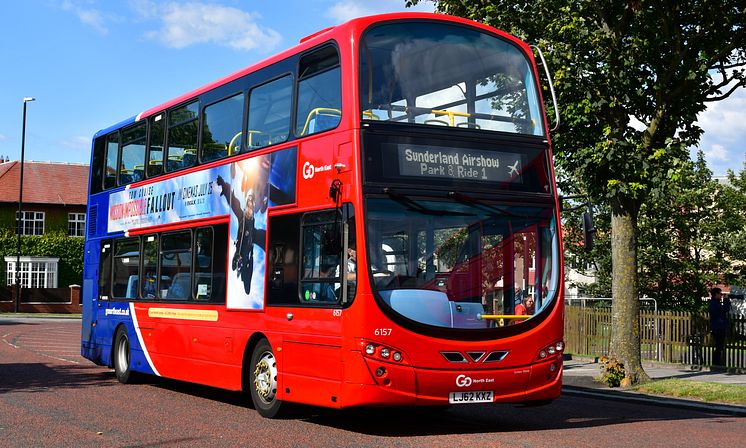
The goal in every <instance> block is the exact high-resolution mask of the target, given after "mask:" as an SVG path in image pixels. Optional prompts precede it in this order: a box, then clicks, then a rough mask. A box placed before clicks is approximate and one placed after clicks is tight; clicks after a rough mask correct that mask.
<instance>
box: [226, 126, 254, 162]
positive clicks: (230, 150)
mask: <svg viewBox="0 0 746 448" xmlns="http://www.w3.org/2000/svg"><path fill="white" fill-rule="evenodd" d="M252 132H256V131H249V145H251V133H252ZM241 134H243V132H242V131H238V134H236V135H234V136H233V138H232V139H231V141H230V142H229V143H228V155H229V156H232V155H233V154H236V153H238V150H239V149H241V148H239V147H238V145H234V143H236V139H237V138H238V137H240V136H241Z"/></svg>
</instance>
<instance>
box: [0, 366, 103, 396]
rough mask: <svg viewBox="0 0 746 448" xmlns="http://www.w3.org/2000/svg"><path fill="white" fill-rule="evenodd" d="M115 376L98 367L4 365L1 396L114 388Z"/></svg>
mask: <svg viewBox="0 0 746 448" xmlns="http://www.w3.org/2000/svg"><path fill="white" fill-rule="evenodd" d="M112 377H113V375H112V374H111V373H109V372H106V371H102V370H101V369H100V368H99V367H96V366H81V365H64V364H59V365H57V364H42V363H30V364H26V363H24V364H0V394H3V393H8V392H43V391H48V390H50V389H77V388H83V387H88V386H111V385H113V384H114V383H113V382H112V381H111V379H112Z"/></svg>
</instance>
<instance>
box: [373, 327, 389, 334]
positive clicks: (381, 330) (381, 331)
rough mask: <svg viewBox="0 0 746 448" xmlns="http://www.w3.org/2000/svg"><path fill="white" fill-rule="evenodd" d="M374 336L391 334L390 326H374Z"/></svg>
mask: <svg viewBox="0 0 746 448" xmlns="http://www.w3.org/2000/svg"><path fill="white" fill-rule="evenodd" d="M373 334H375V335H376V336H391V328H376V329H375V330H373Z"/></svg>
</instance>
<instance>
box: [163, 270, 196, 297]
mask: <svg viewBox="0 0 746 448" xmlns="http://www.w3.org/2000/svg"><path fill="white" fill-rule="evenodd" d="M191 284H192V274H190V273H189V272H179V273H178V274H176V275H174V279H173V281H172V282H171V286H169V287H168V294H167V295H166V298H167V299H171V300H181V299H188V298H189V297H190V296H191V294H190V288H191Z"/></svg>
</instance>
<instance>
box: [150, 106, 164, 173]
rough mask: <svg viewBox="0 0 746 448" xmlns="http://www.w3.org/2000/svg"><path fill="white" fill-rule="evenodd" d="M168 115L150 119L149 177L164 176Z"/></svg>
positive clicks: (159, 115)
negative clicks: (164, 151)
mask: <svg viewBox="0 0 746 448" xmlns="http://www.w3.org/2000/svg"><path fill="white" fill-rule="evenodd" d="M165 118H166V114H158V115H155V116H153V117H150V118H149V119H148V120H149V121H150V140H149V142H148V167H147V175H148V177H154V176H158V175H160V174H163V140H164V136H165V129H164V122H165V121H166V120H165Z"/></svg>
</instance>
